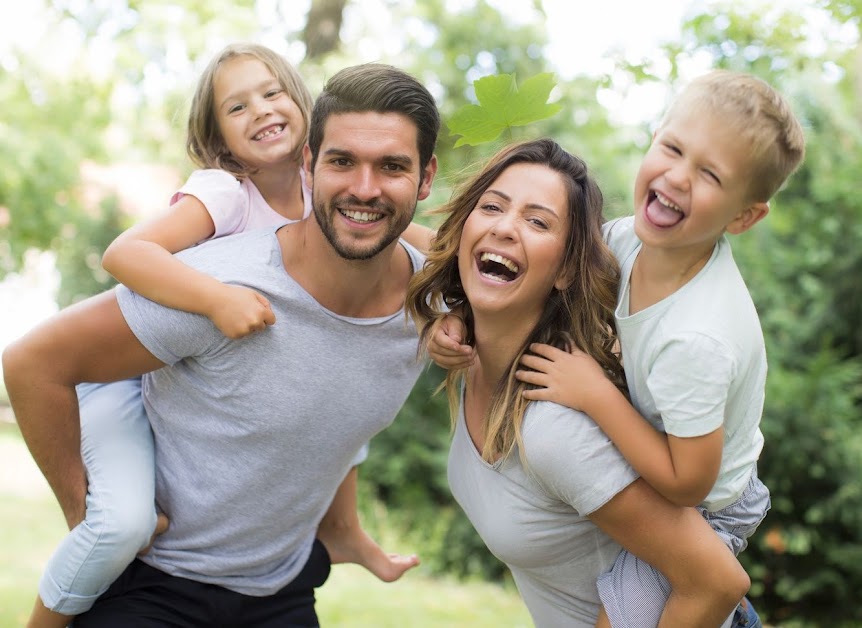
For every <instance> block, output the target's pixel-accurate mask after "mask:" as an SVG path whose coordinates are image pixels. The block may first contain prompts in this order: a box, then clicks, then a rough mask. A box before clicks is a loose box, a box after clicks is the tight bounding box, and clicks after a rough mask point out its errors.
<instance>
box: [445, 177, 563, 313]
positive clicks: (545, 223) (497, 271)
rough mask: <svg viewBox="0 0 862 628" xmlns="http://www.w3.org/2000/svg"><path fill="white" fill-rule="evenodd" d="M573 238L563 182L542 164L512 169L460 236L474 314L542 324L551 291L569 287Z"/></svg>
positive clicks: (481, 200) (466, 285)
mask: <svg viewBox="0 0 862 628" xmlns="http://www.w3.org/2000/svg"><path fill="white" fill-rule="evenodd" d="M569 231H570V217H569V210H568V196H567V190H566V186H565V184H564V182H563V179H562V175H561V174H560V173H559V172H557V171H556V170H552V169H551V168H548V167H547V166H544V165H541V164H531V163H518V164H514V165H512V166H509V167H508V168H506V170H504V171H503V173H502V174H501V175H500V176H499V177H497V179H496V180H495V181H494V182H493V183H491V185H490V186H488V189H487V190H485V192H484V194H482V196H481V197H480V198H479V202H478V203H477V204H476V207H474V208H473V211H472V212H471V213H470V215H469V216H468V218H467V221H466V222H465V223H464V228H463V230H462V232H461V242H460V244H459V248H458V271H459V273H460V275H461V283H462V285H463V287H464V293H465V294H466V296H467V299H468V300H469V301H470V305H471V307H472V309H473V311H474V313H476V315H477V316H478V315H479V314H480V313H482V312H487V313H493V312H498V313H499V312H504V313H505V314H506V315H507V316H513V317H519V319H520V320H524V317H525V316H528V317H530V318H531V319H532V318H537V317H538V316H539V315H540V314H541V312H542V309H543V308H544V304H545V301H546V299H547V298H548V295H549V294H550V293H551V290H552V289H554V288H557V289H563V288H565V287H567V285H568V281H567V280H566V278H564V277H562V276H561V267H562V263H563V256H564V255H565V250H566V242H567V239H568V237H569Z"/></svg>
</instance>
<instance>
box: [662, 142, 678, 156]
mask: <svg viewBox="0 0 862 628" xmlns="http://www.w3.org/2000/svg"><path fill="white" fill-rule="evenodd" d="M664 146H665V148H667V149H668V150H669V151H670V152H672V153H674V154H676V155H681V154H682V151H681V150H680V149H679V148H678V147H677V146H676V145H674V144H665V145H664Z"/></svg>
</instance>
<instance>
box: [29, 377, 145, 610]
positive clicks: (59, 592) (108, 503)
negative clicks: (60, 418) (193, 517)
mask: <svg viewBox="0 0 862 628" xmlns="http://www.w3.org/2000/svg"><path fill="white" fill-rule="evenodd" d="M78 400H79V402H80V408H81V454H82V456H83V458H84V465H85V466H86V468H87V482H88V486H87V512H86V515H85V518H84V520H83V521H82V522H81V523H80V524H78V525H77V526H75V527H74V528H73V529H72V531H71V532H69V534H68V535H67V536H66V538H65V539H63V541H62V542H61V543H60V545H59V547H57V549H56V550H55V551H54V555H53V556H51V558H50V560H49V561H48V566H47V568H46V569H45V572H44V573H43V574H42V579H41V581H40V582H39V595H40V597H41V598H42V603H43V604H44V605H45V606H46V607H48V608H50V609H51V610H53V611H56V612H58V613H63V614H64V615H78V614H80V613H83V612H84V611H87V610H89V609H90V607H91V606H92V605H93V603H94V602H95V601H96V599H97V598H98V597H99V596H100V595H101V594H102V593H104V592H105V590H106V589H107V588H108V586H109V585H110V584H111V583H112V582H113V581H114V580H116V579H117V577H118V576H119V575H120V574H121V573H122V572H123V570H124V569H125V568H126V567H127V566H128V565H129V563H131V562H132V560H133V559H134V558H135V555H136V554H137V553H138V552H139V551H140V550H142V549H143V548H145V547H146V546H147V545H148V544H149V542H150V538H151V536H152V534H153V531H154V530H155V526H156V510H155V496H154V495H155V470H154V461H153V456H154V453H153V434H152V431H151V430H150V423H149V420H148V419H147V414H146V412H145V411H144V404H143V401H142V399H141V380H140V378H136V379H129V380H124V381H121V382H115V383H113V384H81V385H79V386H78Z"/></svg>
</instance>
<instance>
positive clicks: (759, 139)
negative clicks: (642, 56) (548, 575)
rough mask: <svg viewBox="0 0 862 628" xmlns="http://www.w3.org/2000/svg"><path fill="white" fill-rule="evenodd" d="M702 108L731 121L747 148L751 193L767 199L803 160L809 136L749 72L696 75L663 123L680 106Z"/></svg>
mask: <svg viewBox="0 0 862 628" xmlns="http://www.w3.org/2000/svg"><path fill="white" fill-rule="evenodd" d="M683 109H685V110H695V111H702V112H704V113H705V114H709V115H715V116H718V117H720V118H721V119H722V120H723V121H726V122H727V123H728V127H729V128H728V132H729V133H734V134H736V136H737V137H738V138H739V141H740V142H741V143H745V144H746V145H747V146H748V147H749V153H748V154H749V155H750V161H749V164H750V167H751V173H750V176H749V182H750V183H749V186H750V189H749V193H750V195H751V196H752V199H751V200H753V201H757V202H766V201H768V200H769V199H770V198H771V197H772V195H773V194H775V192H777V191H778V189H779V188H780V187H781V185H782V184H783V183H784V181H785V180H787V178H788V177H789V176H790V175H791V174H793V171H794V170H796V168H797V167H798V166H799V164H800V163H801V162H802V158H803V156H804V155H805V136H804V134H803V132H802V126H801V125H800V124H799V121H798V120H797V119H796V117H795V116H794V115H793V112H792V111H791V110H790V106H789V105H788V104H787V102H786V101H785V99H784V98H783V97H782V96H781V94H779V93H778V92H777V91H775V89H773V88H772V87H771V86H770V85H769V84H768V83H766V82H765V81H763V80H761V79H759V78H757V77H756V76H753V75H751V74H744V73H741V72H730V71H728V70H714V71H712V72H709V73H707V74H704V75H703V76H700V77H698V78H696V79H695V80H693V81H692V82H691V83H689V85H688V86H687V87H686V88H685V89H684V90H683V91H682V93H681V94H680V95H679V96H678V97H677V98H676V100H675V101H674V103H673V104H672V105H671V107H670V109H669V110H668V112H667V113H666V114H665V117H664V119H663V120H662V126H664V125H665V124H666V123H667V122H668V120H670V119H671V118H673V116H674V115H675V114H676V113H677V112H678V111H680V110H683Z"/></svg>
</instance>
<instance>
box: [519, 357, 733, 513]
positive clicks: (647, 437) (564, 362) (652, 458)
mask: <svg viewBox="0 0 862 628" xmlns="http://www.w3.org/2000/svg"><path fill="white" fill-rule="evenodd" d="M530 350H531V351H532V352H533V353H534V354H535V355H524V357H523V358H522V360H521V364H522V365H523V366H525V367H527V368H528V369H532V370H520V371H518V373H517V377H518V379H520V380H521V381H523V382H527V383H529V384H534V385H536V386H539V387H540V388H536V389H533V390H527V391H524V397H525V398H527V399H536V400H546V401H553V402H555V403H559V404H561V405H564V406H568V407H570V408H574V409H575V410H580V411H582V412H585V413H586V414H588V415H589V416H590V418H592V419H593V420H594V421H595V422H596V423H597V424H598V425H599V427H601V428H602V430H603V431H604V432H605V434H607V435H608V437H609V438H610V439H611V440H612V441H613V443H614V445H616V446H617V449H619V450H620V453H622V455H623V456H624V457H625V459H626V460H628V462H629V464H631V465H632V467H634V469H635V470H636V471H637V472H638V473H639V474H640V475H641V476H642V477H643V478H644V480H646V481H647V482H649V484H650V485H651V486H652V487H653V488H655V489H656V490H657V491H658V492H659V493H661V495H662V496H664V497H665V498H666V499H668V500H670V501H671V502H673V503H675V504H678V505H681V506H696V505H697V504H699V503H701V502H702V501H703V500H704V499H705V498H706V496H707V495H708V494H709V491H710V490H711V489H712V487H713V485H714V484H715V481H716V479H717V478H718V471H719V467H720V465H721V452H722V447H723V445H724V430H723V428H718V429H717V430H715V431H713V432H711V433H710V434H706V435H704V436H696V437H691V438H679V437H676V436H668V435H666V434H664V433H662V432H659V431H658V430H656V429H655V428H653V426H652V425H651V424H650V423H649V422H648V421H647V420H646V419H644V418H643V417H642V416H641V415H640V414H639V413H638V411H637V410H635V408H634V407H633V406H632V405H631V403H629V401H628V399H626V398H625V396H624V395H623V394H622V393H621V392H620V391H619V390H618V389H617V388H616V386H614V385H613V383H612V382H611V381H610V380H609V379H608V378H607V377H606V376H605V374H604V372H603V371H602V368H601V367H600V366H599V364H598V363H597V362H596V361H595V360H594V359H593V358H592V357H590V356H588V355H587V354H585V353H583V352H582V351H578V350H577V349H573V350H572V352H571V353H569V352H566V351H562V350H560V349H557V348H555V347H551V346H548V345H541V344H536V345H533V346H531V347H530ZM680 376H683V374H680Z"/></svg>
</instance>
